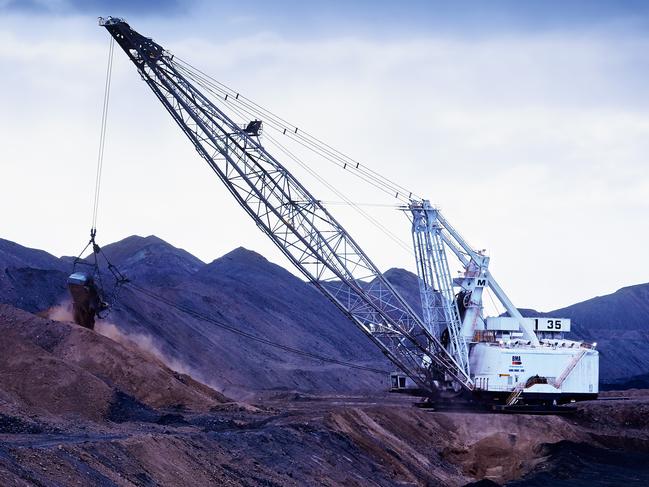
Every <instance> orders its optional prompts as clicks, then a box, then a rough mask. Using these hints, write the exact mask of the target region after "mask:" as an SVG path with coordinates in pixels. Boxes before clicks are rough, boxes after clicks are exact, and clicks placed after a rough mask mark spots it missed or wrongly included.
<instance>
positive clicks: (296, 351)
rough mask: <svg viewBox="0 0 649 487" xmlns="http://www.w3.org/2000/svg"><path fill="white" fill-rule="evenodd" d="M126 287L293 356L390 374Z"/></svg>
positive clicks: (133, 286)
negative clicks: (317, 351)
mask: <svg viewBox="0 0 649 487" xmlns="http://www.w3.org/2000/svg"><path fill="white" fill-rule="evenodd" d="M124 285H125V286H126V287H129V288H132V289H133V290H135V291H137V292H139V293H141V294H144V295H145V296H148V297H149V298H151V299H153V300H155V301H159V302H161V303H163V304H166V305H167V306H170V307H172V308H174V309H177V310H178V311H181V312H182V313H185V314H188V315H190V316H193V317H194V318H197V319H199V320H202V321H206V322H208V323H211V324H213V325H215V326H217V327H219V328H222V329H224V330H227V331H229V332H231V333H234V334H236V335H240V336H242V337H244V338H247V339H249V340H252V341H256V342H259V343H263V344H265V345H268V346H271V347H275V348H279V349H281V350H284V351H286V352H290V353H293V354H296V355H301V356H303V357H307V358H311V359H314V360H319V361H321V362H328V363H332V364H337V365H342V366H344V367H349V368H352V369H358V370H365V371H367V372H374V373H376V374H388V372H387V371H385V370H381V369H376V368H374V367H369V366H366V365H360V364H356V363H353V362H347V361H345V360H339V359H336V358H333V357H328V356H326V355H320V354H317V353H312V352H307V351H305V350H300V349H299V348H294V347H290V346H288V345H284V344H282V343H278V342H275V341H273V340H269V339H268V338H264V337H260V336H257V335H254V334H252V333H248V332H246V331H243V330H240V329H239V328H236V327H234V326H232V325H229V324H227V323H225V322H223V321H220V320H217V319H215V318H213V317H211V316H208V315H206V314H203V313H201V312H199V311H196V310H193V309H191V308H190V307H188V306H185V305H182V304H178V303H175V302H173V301H171V300H170V299H167V298H165V297H164V296H161V295H159V294H156V293H154V292H152V291H150V290H148V289H145V288H143V287H141V286H139V285H137V284H135V283H133V282H131V281H128V282H127V283H125V284H124Z"/></svg>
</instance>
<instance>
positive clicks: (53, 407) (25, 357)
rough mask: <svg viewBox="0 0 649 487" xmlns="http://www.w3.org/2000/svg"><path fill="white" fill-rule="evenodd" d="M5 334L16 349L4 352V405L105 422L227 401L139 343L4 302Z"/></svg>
mask: <svg viewBox="0 0 649 487" xmlns="http://www.w3.org/2000/svg"><path fill="white" fill-rule="evenodd" d="M0 337H1V338H0V342H1V344H2V346H1V348H2V349H3V350H6V351H10V352H11V353H2V354H0V399H2V398H4V400H3V401H1V402H0V408H1V407H2V404H4V405H5V406H6V407H8V405H13V406H14V407H16V406H19V407H21V408H24V410H27V411H30V412H32V413H35V414H38V415H43V414H46V415H47V414H49V415H56V416H64V417H69V418H72V417H75V416H80V417H82V418H85V419H90V420H93V421H100V420H102V419H111V417H112V416H114V415H115V414H118V413H119V414H125V408H126V409H128V410H132V411H139V412H140V413H143V412H145V411H147V410H149V409H157V408H176V409H190V410H207V409H209V408H210V407H213V406H214V405H218V404H221V403H223V402H226V401H227V398H225V397H224V396H223V395H221V394H219V393H218V392H216V391H214V390H212V389H210V388H209V387H206V386H204V385H202V384H200V383H199V382H196V381H195V380H193V379H192V378H191V377H189V376H187V375H184V374H179V373H177V372H174V371H172V370H170V369H169V368H167V367H166V366H165V365H163V364H162V363H161V362H160V361H158V360H156V359H155V358H153V357H150V356H145V355H143V354H141V353H139V352H138V351H137V350H135V349H130V348H127V347H125V346H124V345H122V344H120V343H117V342H115V341H113V340H111V339H109V338H106V337H104V336H101V335H99V334H97V333H95V332H94V331H91V330H87V329H84V328H81V327H79V326H77V325H75V324H72V323H62V322H58V321H51V320H47V319H43V318H40V317H37V316H34V315H32V314H30V313H27V312H24V311H21V310H18V309H16V308H13V307H12V306H9V305H3V304H0ZM127 406H128V407H127ZM0 412H2V411H1V409H0Z"/></svg>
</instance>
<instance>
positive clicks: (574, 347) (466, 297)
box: [392, 200, 599, 406]
mask: <svg viewBox="0 0 649 487" xmlns="http://www.w3.org/2000/svg"><path fill="white" fill-rule="evenodd" d="M407 209H408V210H409V212H410V214H411V218H412V232H413V242H414V248H415V255H416V259H417V271H418V274H419V283H420V296H421V302H422V308H423V309H422V311H423V320H424V322H425V323H426V326H427V327H428V328H429V331H430V333H431V334H433V335H434V336H439V337H440V341H441V342H442V343H443V344H444V345H445V346H446V348H447V350H448V351H449V353H450V354H451V355H452V356H453V357H454V359H455V360H456V362H457V363H458V365H459V366H460V367H461V368H462V369H463V370H464V372H465V373H466V376H467V377H469V378H470V379H471V382H472V391H473V396H474V397H476V398H481V399H484V400H486V401H493V402H496V403H501V404H504V405H507V406H512V405H515V404H518V403H527V404H529V403H541V404H561V403H565V402H570V401H576V400H584V399H593V398H596V397H597V394H598V382H599V353H598V352H597V350H596V349H595V346H596V344H589V343H585V342H583V341H574V340H569V339H567V338H566V334H567V333H569V332H570V326H571V322H570V320H569V319H567V318H561V317H547V316H539V317H533V318H529V317H528V318H524V317H523V316H522V315H521V314H520V312H519V311H518V309H517V308H516V307H515V306H514V305H513V304H512V302H511V301H510V300H509V298H508V297H507V295H506V294H505V292H504V291H503V290H502V288H501V287H500V286H499V285H498V283H497V282H496V280H495V278H494V277H493V275H492V274H491V273H490V271H489V269H488V266H489V257H487V256H486V255H484V254H483V252H477V251H475V250H473V249H472V248H471V247H469V245H468V244H467V243H466V241H465V240H464V239H463V238H462V237H461V235H460V234H459V233H458V232H457V231H456V230H455V229H454V228H453V227H452V226H451V225H450V224H449V223H448V222H447V221H446V220H445V219H444V217H443V216H442V215H441V213H440V212H439V210H437V209H435V208H433V207H432V206H431V205H430V203H429V202H428V201H425V200H424V201H421V202H418V201H413V202H411V203H410V205H408V207H407ZM447 251H450V252H451V253H452V255H454V256H455V257H456V258H457V261H458V262H459V263H460V266H461V271H460V273H461V277H459V278H455V279H451V273H450V268H449V261H448V258H447ZM487 288H489V289H491V291H492V292H493V294H494V295H495V296H496V298H497V299H498V300H499V301H500V303H501V304H502V306H503V307H504V308H505V310H506V311H507V314H508V316H498V317H485V316H484V307H483V304H482V299H483V296H484V292H485V290H486V289H487ZM410 387H414V384H412V383H411V382H410V381H408V380H406V379H405V377H403V375H400V374H398V373H396V374H393V376H392V389H393V390H395V391H399V390H402V391H403V390H407V389H408V388H410Z"/></svg>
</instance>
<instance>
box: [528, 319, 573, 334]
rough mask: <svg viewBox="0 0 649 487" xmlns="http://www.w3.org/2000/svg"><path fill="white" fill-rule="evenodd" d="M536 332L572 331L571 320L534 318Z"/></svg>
mask: <svg viewBox="0 0 649 487" xmlns="http://www.w3.org/2000/svg"><path fill="white" fill-rule="evenodd" d="M533 321H534V329H535V330H536V331H570V319H569V318H533Z"/></svg>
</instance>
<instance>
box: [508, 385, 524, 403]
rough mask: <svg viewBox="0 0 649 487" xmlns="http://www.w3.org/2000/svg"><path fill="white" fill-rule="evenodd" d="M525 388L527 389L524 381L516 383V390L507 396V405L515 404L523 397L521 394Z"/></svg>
mask: <svg viewBox="0 0 649 487" xmlns="http://www.w3.org/2000/svg"><path fill="white" fill-rule="evenodd" d="M523 389H525V384H524V383H522V382H519V383H518V384H516V387H514V390H513V391H512V393H511V394H510V395H509V397H508V398H507V401H505V404H506V405H507V406H513V405H515V404H516V403H517V402H518V399H519V398H520V397H521V394H523Z"/></svg>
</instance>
